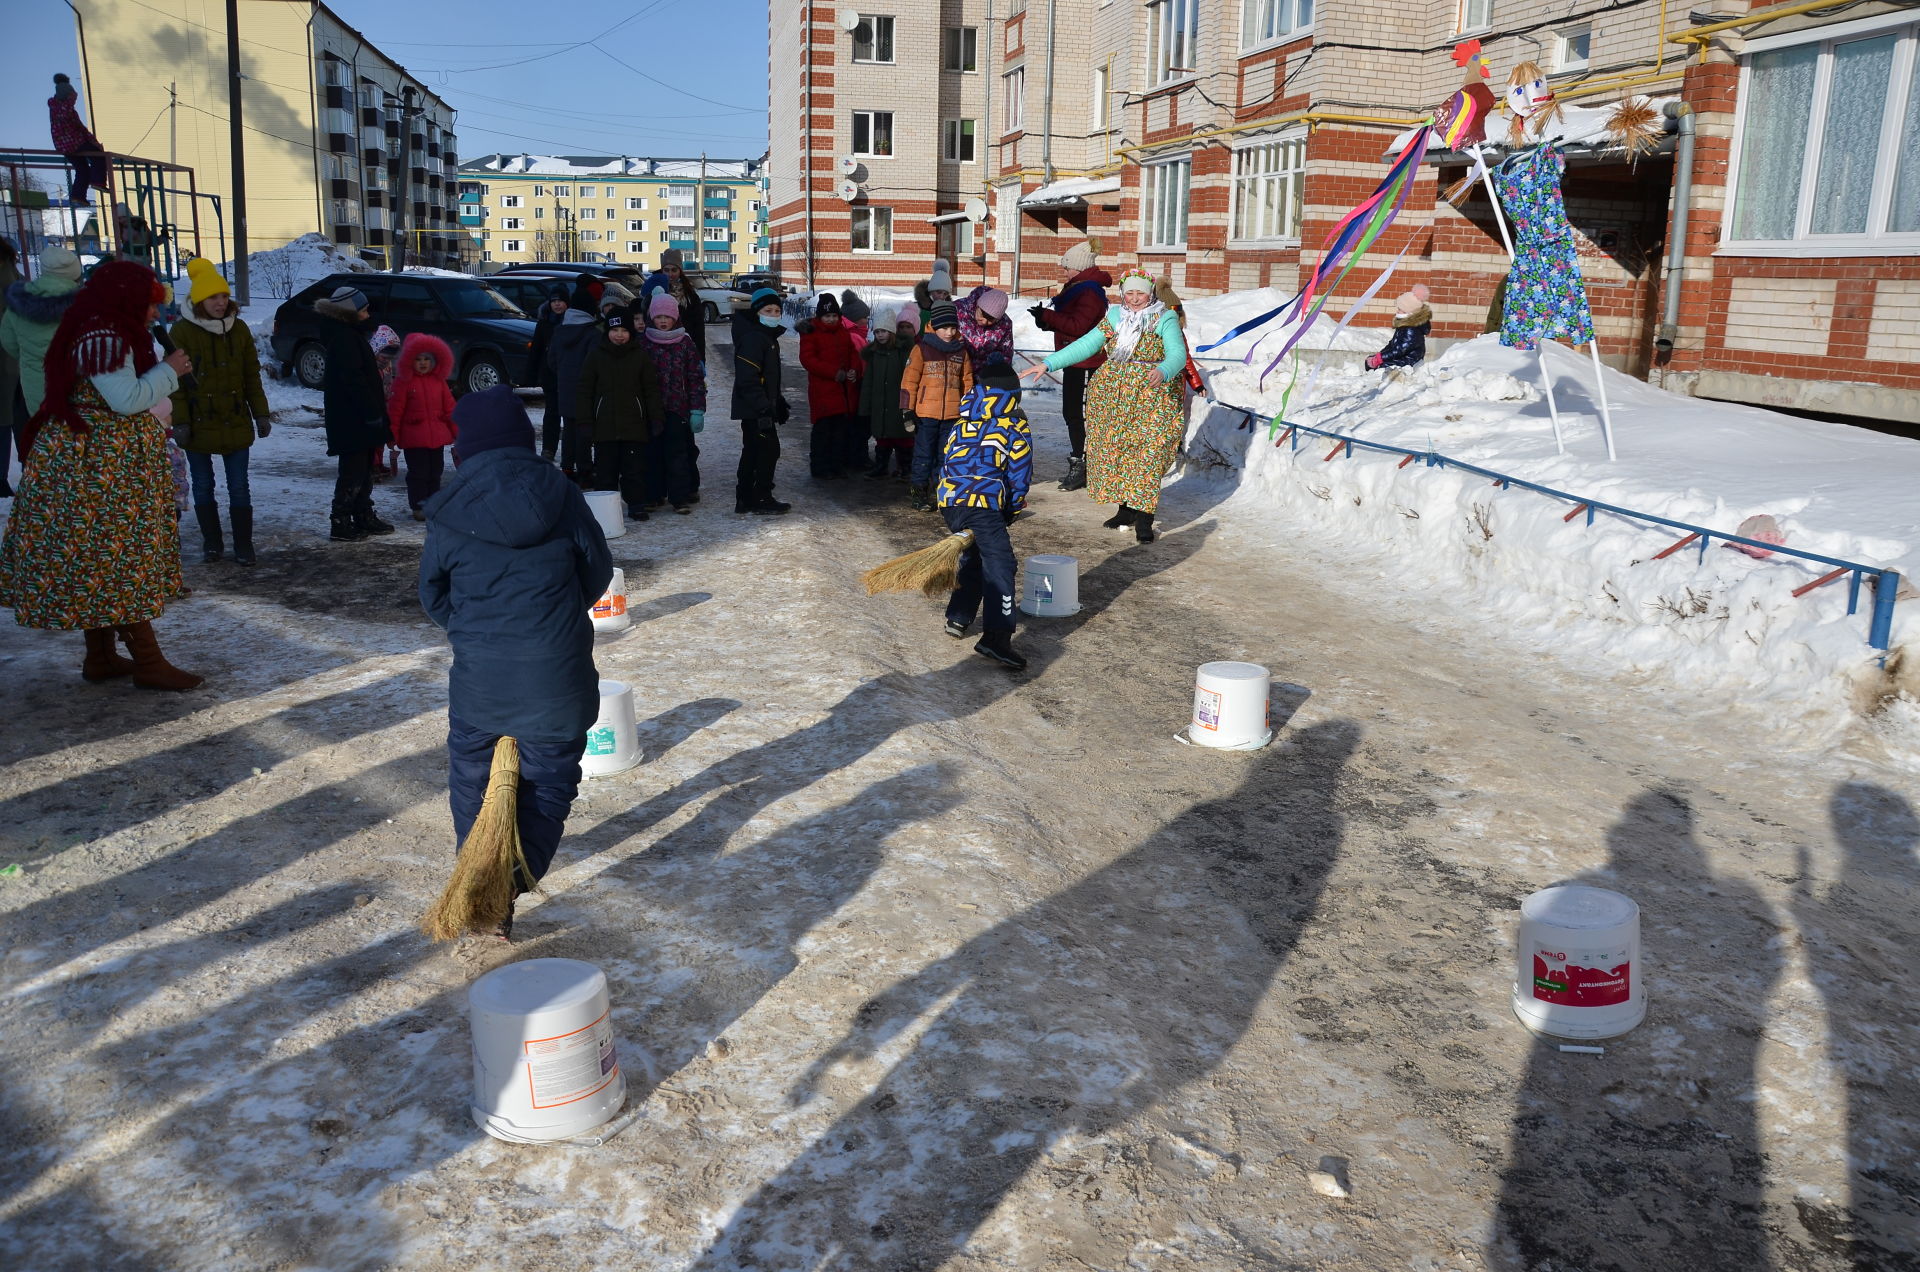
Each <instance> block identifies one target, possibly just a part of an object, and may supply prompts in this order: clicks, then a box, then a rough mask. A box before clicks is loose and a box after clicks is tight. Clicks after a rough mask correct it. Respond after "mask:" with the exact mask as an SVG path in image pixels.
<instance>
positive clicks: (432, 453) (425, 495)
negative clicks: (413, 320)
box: [387, 331, 460, 521]
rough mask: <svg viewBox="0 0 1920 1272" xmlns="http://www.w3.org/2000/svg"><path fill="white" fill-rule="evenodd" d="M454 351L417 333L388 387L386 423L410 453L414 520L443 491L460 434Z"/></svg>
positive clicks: (405, 348) (404, 350) (410, 504)
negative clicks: (452, 382)
mask: <svg viewBox="0 0 1920 1272" xmlns="http://www.w3.org/2000/svg"><path fill="white" fill-rule="evenodd" d="M452 374H453V351H452V350H450V349H448V348H447V345H446V342H445V341H444V340H441V339H439V338H438V337H435V336H429V335H427V334H426V333H425V332H420V331H416V332H414V333H413V334H412V335H410V336H408V337H407V339H406V342H405V343H404V344H403V345H401V347H400V367H399V371H398V373H397V374H396V375H395V376H394V378H393V384H392V385H391V386H390V387H389V388H388V389H387V422H388V423H389V424H391V425H393V442H394V445H396V446H398V447H399V448H400V449H401V451H402V452H404V453H405V455H406V457H407V506H408V507H410V508H412V509H413V519H414V520H415V521H425V520H426V519H427V517H426V513H425V512H424V511H423V509H425V507H426V504H427V500H429V499H431V498H433V497H434V496H435V495H437V494H439V493H440V478H441V476H442V475H443V474H445V472H446V470H447V450H446V448H447V447H449V446H451V445H453V442H454V439H455V438H456V437H458V436H459V432H460V430H459V429H457V428H456V427H454V423H453V390H452V389H450V388H448V387H447V377H448V376H450V375H452Z"/></svg>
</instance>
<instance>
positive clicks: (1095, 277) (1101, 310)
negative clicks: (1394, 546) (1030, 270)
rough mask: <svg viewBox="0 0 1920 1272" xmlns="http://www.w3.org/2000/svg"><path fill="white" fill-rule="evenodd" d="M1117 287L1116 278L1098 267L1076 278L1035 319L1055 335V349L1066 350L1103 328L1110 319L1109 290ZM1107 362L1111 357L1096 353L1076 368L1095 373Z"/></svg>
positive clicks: (1079, 274)
mask: <svg viewBox="0 0 1920 1272" xmlns="http://www.w3.org/2000/svg"><path fill="white" fill-rule="evenodd" d="M1111 286H1113V277H1112V275H1110V274H1108V273H1107V271H1106V270H1104V269H1101V268H1100V267H1099V266H1098V265H1095V266H1093V267H1092V268H1091V269H1083V270H1081V271H1080V272H1079V273H1078V274H1075V275H1074V276H1073V281H1071V282H1069V283H1068V284H1067V285H1066V286H1065V287H1062V288H1061V289H1060V294H1059V295H1058V296H1055V297H1054V298H1053V303H1052V304H1050V305H1043V306H1041V307H1040V311H1039V312H1038V313H1036V314H1035V315H1034V316H1033V320H1034V322H1035V323H1037V324H1038V325H1039V327H1040V329H1041V330H1042V331H1051V332H1052V333H1053V347H1054V349H1055V350H1056V351H1057V350H1060V349H1064V348H1066V347H1067V346H1068V345H1070V344H1072V343H1073V342H1074V341H1076V340H1078V339H1079V338H1080V337H1082V336H1084V335H1086V334H1087V333H1088V332H1089V331H1092V330H1093V329H1094V328H1095V327H1098V326H1099V325H1100V320H1101V319H1102V318H1105V317H1106V316H1107V288H1109V287H1111ZM1106 360H1107V355H1106V354H1105V353H1104V352H1102V353H1096V354H1094V355H1093V356H1092V357H1091V358H1088V359H1087V360H1086V361H1085V362H1076V363H1074V364H1073V365H1074V366H1076V367H1082V368H1085V369H1086V370H1088V371H1092V370H1094V369H1095V368H1097V367H1098V366H1099V365H1100V364H1101V363H1103V362H1105V361H1106Z"/></svg>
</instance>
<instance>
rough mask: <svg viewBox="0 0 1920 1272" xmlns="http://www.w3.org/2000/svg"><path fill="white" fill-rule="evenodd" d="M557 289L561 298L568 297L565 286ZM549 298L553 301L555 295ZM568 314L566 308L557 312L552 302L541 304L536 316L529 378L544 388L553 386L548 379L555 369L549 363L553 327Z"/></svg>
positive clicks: (529, 361)
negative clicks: (548, 355)
mask: <svg viewBox="0 0 1920 1272" xmlns="http://www.w3.org/2000/svg"><path fill="white" fill-rule="evenodd" d="M555 290H556V291H557V292H559V296H560V299H561V300H565V299H566V298H567V293H566V289H565V288H564V287H561V288H555ZM547 299H548V300H549V301H551V300H553V297H552V296H548V297H547ZM566 316H567V315H566V311H565V310H562V311H561V312H559V313H557V314H556V313H554V312H553V306H552V305H551V304H546V305H542V306H540V312H539V313H538V314H536V315H535V316H534V319H533V348H532V349H531V350H530V351H529V354H528V358H527V379H529V380H532V381H533V382H534V383H535V384H538V385H540V386H541V387H542V388H549V387H551V386H550V385H549V384H548V381H549V380H550V379H551V378H552V376H553V369H552V368H551V367H549V366H548V365H547V347H548V344H549V343H550V342H551V341H552V340H553V329H554V328H555V327H558V326H559V325H560V320H561V319H562V318H565V317H566Z"/></svg>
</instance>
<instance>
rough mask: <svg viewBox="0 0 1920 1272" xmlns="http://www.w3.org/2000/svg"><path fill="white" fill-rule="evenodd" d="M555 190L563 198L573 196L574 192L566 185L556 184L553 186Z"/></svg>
mask: <svg viewBox="0 0 1920 1272" xmlns="http://www.w3.org/2000/svg"><path fill="white" fill-rule="evenodd" d="M553 192H554V193H555V194H556V195H558V196H559V197H560V198H563V199H565V198H569V197H571V194H572V191H571V190H570V189H569V188H568V187H566V186H555V187H553Z"/></svg>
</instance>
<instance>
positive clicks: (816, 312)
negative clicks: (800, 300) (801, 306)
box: [813, 292, 840, 318]
mask: <svg viewBox="0 0 1920 1272" xmlns="http://www.w3.org/2000/svg"><path fill="white" fill-rule="evenodd" d="M813 316H814V317H816V318H826V317H829V316H831V317H834V318H838V317H839V316H840V302H839V301H837V300H835V299H834V298H833V293H832V292H821V293H820V298H819V299H818V300H816V301H814V302H813Z"/></svg>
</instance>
